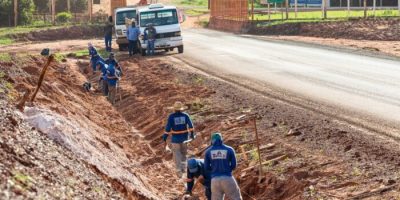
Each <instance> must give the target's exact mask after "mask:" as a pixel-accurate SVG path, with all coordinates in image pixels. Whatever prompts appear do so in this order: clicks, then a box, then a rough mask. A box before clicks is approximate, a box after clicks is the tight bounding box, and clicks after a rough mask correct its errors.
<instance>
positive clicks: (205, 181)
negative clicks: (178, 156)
mask: <svg viewBox="0 0 400 200" xmlns="http://www.w3.org/2000/svg"><path fill="white" fill-rule="evenodd" d="M187 163H188V167H187V188H186V194H189V195H192V189H193V186H194V185H195V184H194V183H195V179H196V178H197V181H198V182H200V183H201V184H202V185H203V186H204V192H205V195H206V197H207V200H211V172H210V171H208V170H206V168H205V167H204V160H203V159H196V158H190V159H189V160H188V162H187ZM196 185H197V183H196Z"/></svg>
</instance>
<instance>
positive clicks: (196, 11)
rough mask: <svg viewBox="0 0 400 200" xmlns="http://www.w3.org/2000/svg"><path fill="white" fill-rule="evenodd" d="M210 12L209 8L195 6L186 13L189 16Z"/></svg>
mask: <svg viewBox="0 0 400 200" xmlns="http://www.w3.org/2000/svg"><path fill="white" fill-rule="evenodd" d="M207 13H209V10H208V9H207V8H194V9H187V10H185V14H186V15H189V16H199V15H204V14H207Z"/></svg>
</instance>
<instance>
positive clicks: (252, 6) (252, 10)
mask: <svg viewBox="0 0 400 200" xmlns="http://www.w3.org/2000/svg"><path fill="white" fill-rule="evenodd" d="M251 21H254V0H251Z"/></svg>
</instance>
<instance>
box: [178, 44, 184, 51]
mask: <svg viewBox="0 0 400 200" xmlns="http://www.w3.org/2000/svg"><path fill="white" fill-rule="evenodd" d="M178 53H183V45H182V46H179V47H178Z"/></svg>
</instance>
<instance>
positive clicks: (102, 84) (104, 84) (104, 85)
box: [97, 61, 108, 96]
mask: <svg viewBox="0 0 400 200" xmlns="http://www.w3.org/2000/svg"><path fill="white" fill-rule="evenodd" d="M97 66H98V68H100V71H101V75H100V78H99V88H100V89H101V91H102V93H103V95H104V96H108V80H107V68H108V65H107V64H105V63H104V62H103V61H98V62H97Z"/></svg>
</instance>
